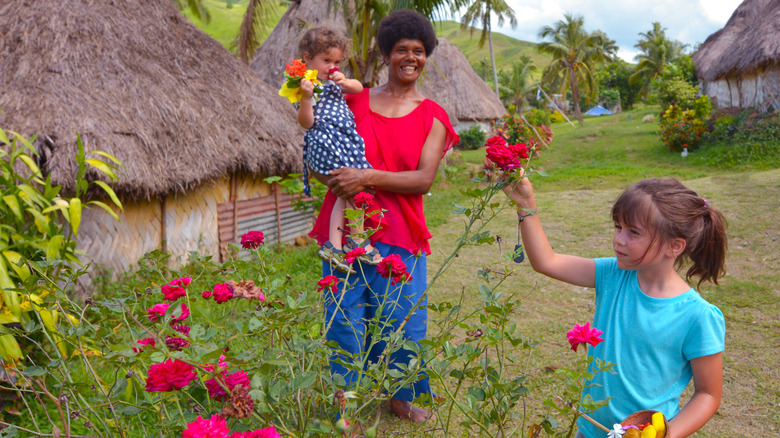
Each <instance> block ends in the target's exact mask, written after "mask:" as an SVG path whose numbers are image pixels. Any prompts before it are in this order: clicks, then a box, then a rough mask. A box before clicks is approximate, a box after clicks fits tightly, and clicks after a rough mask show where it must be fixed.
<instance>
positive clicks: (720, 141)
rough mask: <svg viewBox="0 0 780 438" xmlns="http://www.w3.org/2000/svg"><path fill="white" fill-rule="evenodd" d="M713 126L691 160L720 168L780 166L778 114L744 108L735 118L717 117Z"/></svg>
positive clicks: (727, 116)
mask: <svg viewBox="0 0 780 438" xmlns="http://www.w3.org/2000/svg"><path fill="white" fill-rule="evenodd" d="M714 125H715V126H714V129H713V131H712V132H711V133H709V135H707V143H705V144H704V145H703V146H702V148H701V153H700V154H697V156H696V157H695V158H694V160H695V162H698V163H702V164H706V165H708V166H712V167H716V168H721V169H729V168H735V167H736V168H748V169H773V168H777V167H780V116H779V115H777V114H774V115H771V114H770V115H767V116H763V117H761V116H758V115H757V114H756V113H755V112H754V111H753V110H745V111H743V112H742V113H741V114H739V115H738V116H737V117H736V118H735V117H731V116H729V115H724V116H721V117H718V118H717V119H716V120H715V124H714Z"/></svg>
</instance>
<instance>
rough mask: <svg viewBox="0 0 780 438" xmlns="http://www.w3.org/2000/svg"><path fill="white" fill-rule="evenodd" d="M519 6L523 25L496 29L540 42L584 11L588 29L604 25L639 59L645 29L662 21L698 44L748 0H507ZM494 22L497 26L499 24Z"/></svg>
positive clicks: (670, 33) (674, 34) (669, 31)
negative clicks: (567, 17)
mask: <svg viewBox="0 0 780 438" xmlns="http://www.w3.org/2000/svg"><path fill="white" fill-rule="evenodd" d="M506 1H507V3H508V4H509V5H510V6H511V7H512V9H514V11H515V16H516V17H517V22H518V23H517V27H516V28H515V29H511V28H509V27H508V26H507V24H506V23H505V25H504V27H501V28H499V27H494V30H496V31H498V32H501V33H503V34H506V35H510V36H512V37H514V38H517V39H521V40H525V41H532V42H538V41H539V38H538V34H539V29H541V28H542V27H543V26H547V25H552V24H553V23H555V22H556V21H558V20H561V19H563V14H564V13H567V12H571V13H574V14H576V15H582V16H583V17H584V18H585V29H587V30H588V31H594V30H596V29H600V30H602V31H604V32H606V34H607V36H609V37H610V38H611V39H613V40H615V41H616V42H617V44H618V46H619V47H620V51H619V52H618V54H619V55H620V57H621V58H623V59H625V60H627V61H629V62H633V57H634V55H636V53H637V50H636V49H635V48H634V44H636V42H637V40H638V39H639V35H638V34H639V33H640V32H647V31H648V30H650V29H652V23H653V22H654V21H658V22H660V23H661V25H662V26H663V27H665V28H666V35H667V37H669V38H672V39H676V40H679V41H682V42H683V43H686V44H689V45H690V48H689V50H691V49H692V48H693V47H694V46H695V45H696V44H697V43H703V42H704V40H705V39H706V38H707V37H708V36H709V35H710V34H712V33H713V32H716V31H717V30H719V29H721V28H722V27H723V26H724V25H725V24H726V21H728V19H729V17H731V14H732V13H733V12H734V10H735V9H736V8H737V6H739V4H740V3H741V2H742V0H506ZM494 26H497V25H496V23H494Z"/></svg>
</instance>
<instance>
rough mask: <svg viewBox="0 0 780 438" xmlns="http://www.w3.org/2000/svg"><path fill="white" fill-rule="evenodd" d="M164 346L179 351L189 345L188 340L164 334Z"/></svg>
mask: <svg viewBox="0 0 780 438" xmlns="http://www.w3.org/2000/svg"><path fill="white" fill-rule="evenodd" d="M165 346H166V347H168V349H169V350H171V351H179V350H184V349H185V348H187V347H189V346H190V341H188V340H186V339H183V338H179V337H176V336H171V335H165Z"/></svg>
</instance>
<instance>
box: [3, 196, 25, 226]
mask: <svg viewBox="0 0 780 438" xmlns="http://www.w3.org/2000/svg"><path fill="white" fill-rule="evenodd" d="M3 201H4V202H5V205H7V206H8V208H10V209H11V211H12V212H13V213H14V215H15V216H16V217H17V218H19V219H20V220H21V219H22V209H21V208H19V199H18V198H17V197H16V196H14V195H5V196H3Z"/></svg>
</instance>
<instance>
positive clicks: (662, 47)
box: [630, 21, 686, 95]
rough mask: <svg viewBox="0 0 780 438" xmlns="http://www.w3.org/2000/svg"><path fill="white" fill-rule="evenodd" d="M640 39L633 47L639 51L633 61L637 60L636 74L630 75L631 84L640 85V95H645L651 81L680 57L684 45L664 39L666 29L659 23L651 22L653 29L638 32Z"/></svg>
mask: <svg viewBox="0 0 780 438" xmlns="http://www.w3.org/2000/svg"><path fill="white" fill-rule="evenodd" d="M639 36H640V37H641V38H640V39H639V41H638V42H637V43H636V44H635V45H634V47H636V48H637V49H639V50H640V51H641V53H640V54H638V55H637V56H636V57H635V58H634V59H636V60H637V62H638V63H637V66H636V72H635V73H634V74H633V75H631V78H630V80H631V82H632V83H640V84H642V89H641V93H642V94H643V95H644V94H647V93H648V91H649V89H650V84H651V83H652V80H653V79H655V78H657V77H658V75H660V74H661V72H662V71H663V69H664V66H666V65H667V64H669V63H672V62H674V61H675V60H677V58H679V57H680V55H682V52H683V50H684V49H685V47H686V45H685V44H683V43H681V42H679V41H677V40H670V39H668V38H667V37H666V28H664V27H662V26H661V23H659V22H657V21H656V22H653V28H652V29H650V30H649V31H647V32H640V33H639Z"/></svg>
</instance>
